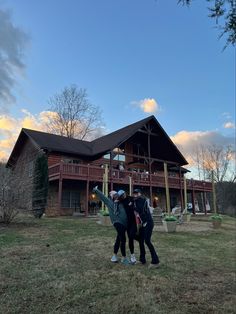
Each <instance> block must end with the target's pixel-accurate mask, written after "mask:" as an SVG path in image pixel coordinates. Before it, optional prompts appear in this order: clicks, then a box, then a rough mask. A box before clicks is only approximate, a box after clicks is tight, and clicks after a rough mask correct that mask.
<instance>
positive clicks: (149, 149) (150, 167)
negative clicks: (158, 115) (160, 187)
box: [148, 125, 152, 205]
mask: <svg viewBox="0 0 236 314" xmlns="http://www.w3.org/2000/svg"><path fill="white" fill-rule="evenodd" d="M148 131H149V132H148V168H149V182H150V187H149V190H150V205H151V204H152V176H151V172H152V164H151V139H150V133H151V132H150V131H151V130H150V126H149V125H148Z"/></svg>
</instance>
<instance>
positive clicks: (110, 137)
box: [91, 116, 153, 155]
mask: <svg viewBox="0 0 236 314" xmlns="http://www.w3.org/2000/svg"><path fill="white" fill-rule="evenodd" d="M152 118H153V116H150V117H148V118H145V119H143V120H140V121H138V122H135V123H133V124H130V125H128V126H126V127H124V128H122V129H119V130H117V131H115V132H112V133H109V134H107V135H104V136H102V137H99V138H97V139H96V140H94V141H93V142H91V144H92V146H93V154H94V155H96V154H99V153H103V152H105V151H108V150H109V149H111V148H115V147H117V146H119V145H120V144H121V143H123V142H125V141H126V140H127V139H128V138H130V137H131V136H132V135H134V134H135V133H136V132H137V131H138V130H139V129H140V128H141V127H143V126H144V125H145V124H146V123H147V122H149V121H150V120H151V119H152Z"/></svg>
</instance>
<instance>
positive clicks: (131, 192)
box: [129, 176, 133, 196]
mask: <svg viewBox="0 0 236 314" xmlns="http://www.w3.org/2000/svg"><path fill="white" fill-rule="evenodd" d="M132 194H133V190H132V177H131V176H129V195H130V196H132Z"/></svg>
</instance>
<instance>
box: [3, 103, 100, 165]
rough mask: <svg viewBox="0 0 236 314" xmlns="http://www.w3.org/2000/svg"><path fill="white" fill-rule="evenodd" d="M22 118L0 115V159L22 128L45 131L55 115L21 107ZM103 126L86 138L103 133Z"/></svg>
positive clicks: (13, 142)
mask: <svg viewBox="0 0 236 314" xmlns="http://www.w3.org/2000/svg"><path fill="white" fill-rule="evenodd" d="M21 112H22V113H23V117H22V118H18V119H17V118H13V117H11V116H9V115H6V114H5V115H0V160H7V159H8V157H9V156H10V153H11V151H12V149H13V147H14V144H15V142H16V140H17V138H18V136H19V133H20V131H21V129H22V128H27V129H32V130H37V131H42V132H47V129H48V124H49V123H50V121H51V120H50V117H54V116H55V115H57V113H56V112H53V111H42V112H40V113H39V114H36V115H33V114H32V113H30V112H29V111H28V110H26V109H22V110H21ZM104 133H105V130H104V128H102V127H101V128H97V129H95V130H94V132H93V133H92V134H90V135H89V136H88V137H87V138H86V140H93V139H94V138H96V137H100V136H102V135H104Z"/></svg>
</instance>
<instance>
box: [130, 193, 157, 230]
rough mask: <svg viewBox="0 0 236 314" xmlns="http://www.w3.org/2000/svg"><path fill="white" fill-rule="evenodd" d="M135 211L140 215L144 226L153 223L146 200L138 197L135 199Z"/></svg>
mask: <svg viewBox="0 0 236 314" xmlns="http://www.w3.org/2000/svg"><path fill="white" fill-rule="evenodd" d="M134 210H135V211H136V212H137V213H138V214H139V216H140V218H141V220H142V223H143V224H144V223H146V222H150V221H153V219H152V215H151V213H150V210H149V205H148V201H147V199H146V198H144V197H138V198H136V199H134Z"/></svg>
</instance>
